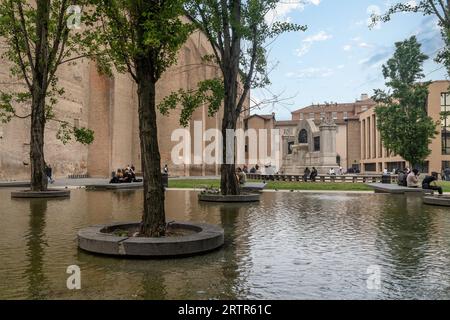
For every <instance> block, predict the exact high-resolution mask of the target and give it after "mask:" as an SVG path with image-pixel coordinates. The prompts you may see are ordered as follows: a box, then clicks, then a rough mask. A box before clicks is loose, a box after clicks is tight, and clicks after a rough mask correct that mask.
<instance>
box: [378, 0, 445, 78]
mask: <svg viewBox="0 0 450 320" xmlns="http://www.w3.org/2000/svg"><path fill="white" fill-rule="evenodd" d="M400 12H413V13H421V14H423V15H424V16H430V15H431V16H435V17H436V18H437V19H438V24H439V27H440V28H441V35H442V40H443V41H444V47H443V48H442V49H441V50H440V51H439V53H438V55H437V56H436V61H437V62H438V63H442V64H444V66H445V67H446V68H447V73H448V74H449V75H450V1H449V0H446V1H445V0H420V1H414V2H413V1H408V2H405V3H396V4H394V5H392V6H391V7H390V8H389V9H388V10H387V12H386V13H384V14H383V15H372V26H373V25H375V24H377V23H379V22H388V21H390V20H391V18H392V16H393V15H395V14H397V13H400Z"/></svg>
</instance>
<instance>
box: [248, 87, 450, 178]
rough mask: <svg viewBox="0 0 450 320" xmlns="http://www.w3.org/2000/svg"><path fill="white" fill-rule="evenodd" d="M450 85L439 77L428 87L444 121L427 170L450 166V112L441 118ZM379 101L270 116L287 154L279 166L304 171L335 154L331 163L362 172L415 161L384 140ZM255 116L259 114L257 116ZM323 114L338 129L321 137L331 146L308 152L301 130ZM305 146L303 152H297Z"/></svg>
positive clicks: (433, 113) (437, 117)
mask: <svg viewBox="0 0 450 320" xmlns="http://www.w3.org/2000/svg"><path fill="white" fill-rule="evenodd" d="M449 87H450V81H434V82H432V83H431V85H430V87H429V95H428V103H427V111H428V115H429V116H430V117H431V118H433V120H434V121H436V122H438V123H440V124H439V125H438V127H437V132H438V134H437V135H436V137H435V138H434V139H433V140H432V142H431V144H430V146H429V148H430V150H431V154H430V156H429V157H428V158H427V159H426V162H425V165H424V167H423V168H420V169H421V172H424V173H431V172H433V171H435V172H438V173H441V172H442V170H443V169H445V168H450V117H448V118H447V120H446V121H442V122H441V112H443V111H446V112H449V111H450V94H449V93H448V92H449ZM375 105H376V103H375V102H374V101H373V100H371V99H369V98H368V96H367V95H365V94H363V95H362V96H361V99H360V100H357V101H356V102H354V103H341V104H333V103H328V104H321V105H311V106H308V107H305V108H302V109H299V110H297V111H294V112H292V120H288V121H273V122H271V123H270V124H272V125H273V128H277V129H280V130H281V134H282V142H281V144H282V154H283V156H282V160H281V163H282V165H281V166H280V168H279V171H280V172H284V173H287V174H300V173H302V169H304V168H305V167H311V166H313V163H314V164H315V165H316V166H317V165H318V163H324V162H329V163H330V165H331V162H333V158H334V156H335V157H336V161H335V163H336V164H333V165H332V166H335V167H339V166H340V167H342V168H343V170H344V171H347V170H349V169H353V170H354V171H359V172H362V173H381V172H383V170H384V169H387V170H388V171H393V170H394V169H402V168H405V167H406V166H410V164H408V163H406V161H405V160H404V159H402V158H401V157H400V156H398V155H394V154H392V153H391V152H388V150H386V148H385V147H384V146H383V143H382V141H381V137H380V133H379V131H378V130H377V118H376V115H375V108H374V107H375ZM253 118H255V119H256V116H253ZM323 119H331V120H332V122H333V123H334V125H335V126H336V131H335V133H333V134H329V135H328V137H325V136H323V137H321V144H323V142H324V141H328V142H329V143H328V146H330V148H331V149H329V150H321V152H322V153H315V154H311V155H310V156H308V157H307V156H304V155H305V154H306V153H305V152H306V148H307V147H308V145H307V144H303V145H302V144H300V143H298V136H297V135H298V134H299V130H300V129H301V128H303V127H305V123H310V126H309V127H310V128H314V126H316V127H317V128H319V127H320V123H321V121H322V120H323ZM259 121H260V122H261V121H262V120H259ZM257 126H258V127H260V126H261V124H258V125H257ZM310 131H311V132H312V134H313V135H316V136H318V135H319V133H318V132H319V131H318V129H316V130H315V129H311V130H310ZM316 131H317V132H316ZM333 131H334V130H333ZM314 132H315V133H314ZM334 146H335V147H334ZM321 147H323V145H322V146H321ZM333 148H334V149H333ZM291 149H292V150H291ZM302 150H303V151H304V152H303V151H302ZM308 150H310V148H308ZM301 152H303V156H298V154H300V153H301ZM295 154H297V155H295Z"/></svg>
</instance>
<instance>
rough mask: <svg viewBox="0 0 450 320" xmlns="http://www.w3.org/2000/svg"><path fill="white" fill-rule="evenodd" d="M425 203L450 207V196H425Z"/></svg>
mask: <svg viewBox="0 0 450 320" xmlns="http://www.w3.org/2000/svg"><path fill="white" fill-rule="evenodd" d="M423 203H425V204H428V205H432V206H442V207H450V196H435V197H429V196H428V197H424V198H423Z"/></svg>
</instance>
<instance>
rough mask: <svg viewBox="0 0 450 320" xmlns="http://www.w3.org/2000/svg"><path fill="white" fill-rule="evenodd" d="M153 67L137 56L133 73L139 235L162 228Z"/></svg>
mask: <svg viewBox="0 0 450 320" xmlns="http://www.w3.org/2000/svg"><path fill="white" fill-rule="evenodd" d="M153 74H154V67H153V66H152V64H151V62H150V61H149V59H147V58H146V57H143V58H140V59H137V61H136V76H137V80H138V81H137V82H138V97H139V137H140V141H141V160H142V171H143V174H144V213H143V214H142V222H141V230H140V234H141V235H142V236H145V237H161V236H164V234H165V231H166V217H165V211H164V197H165V195H164V187H163V184H162V179H161V159H160V154H159V146H158V130H157V125H156V101H155V98H156V96H155V86H156V81H154V79H153V76H152V75H153Z"/></svg>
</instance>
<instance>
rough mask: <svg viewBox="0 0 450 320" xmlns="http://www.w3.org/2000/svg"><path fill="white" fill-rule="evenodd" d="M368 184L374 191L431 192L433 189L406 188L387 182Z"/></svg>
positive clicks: (396, 192) (419, 193)
mask: <svg viewBox="0 0 450 320" xmlns="http://www.w3.org/2000/svg"><path fill="white" fill-rule="evenodd" d="M367 185H368V186H370V187H372V188H373V189H374V190H375V193H390V194H406V193H408V194H417V195H423V194H432V193H433V190H424V189H422V188H408V187H403V186H399V185H397V184H388V183H368V184H367Z"/></svg>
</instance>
